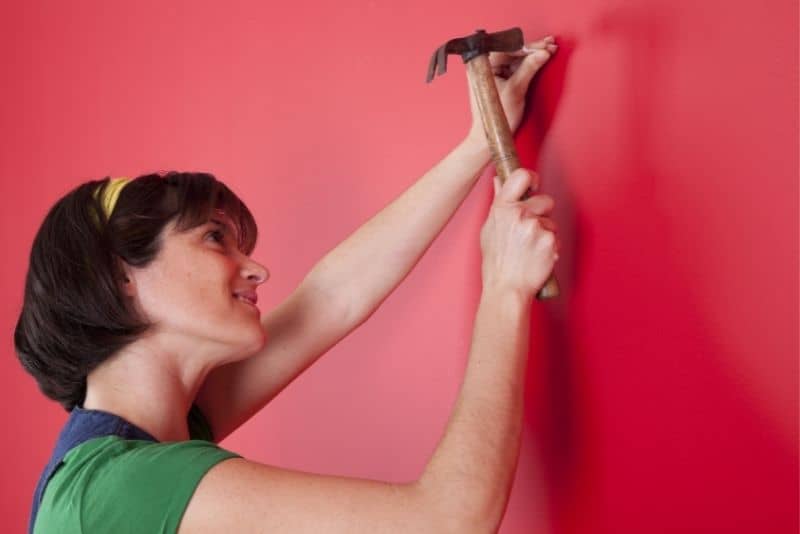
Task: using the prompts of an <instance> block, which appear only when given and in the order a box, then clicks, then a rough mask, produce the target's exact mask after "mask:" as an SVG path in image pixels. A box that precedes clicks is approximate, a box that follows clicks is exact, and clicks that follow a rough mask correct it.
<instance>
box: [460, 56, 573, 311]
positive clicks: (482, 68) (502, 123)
mask: <svg viewBox="0 0 800 534" xmlns="http://www.w3.org/2000/svg"><path fill="white" fill-rule="evenodd" d="M466 67H467V75H468V76H469V83H470V85H471V86H472V92H473V94H474V95H475V98H476V100H477V103H478V108H479V109H480V112H481V119H482V121H483V129H484V131H485V132H486V138H487V140H488V141H489V148H490V150H491V151H492V158H493V160H494V164H495V167H496V169H497V176H499V177H500V184H501V185H502V184H504V183H505V182H506V180H507V179H508V177H509V176H510V175H511V173H512V172H514V171H515V170H516V169H518V168H519V158H518V157H517V150H516V148H514V138H513V137H512V136H511V129H510V128H509V126H508V121H507V120H506V114H505V112H504V111H503V105H502V104H501V103H500V96H499V95H498V94H497V85H495V82H494V73H493V72H492V66H491V64H490V63H489V54H481V55H479V56H476V57H474V58H472V59H470V60H469V61H468V62H467V63H466ZM529 192H530V193H529ZM533 193H536V189H531V188H529V189H528V191H526V192H525V194H524V195H523V196H522V198H521V199H520V200H526V199H527V198H529V197H530V196H531V194H533ZM558 295H559V290H558V281H557V280H556V277H555V274H553V273H551V274H550V278H548V280H547V282H545V284H544V286H542V287H541V289H539V292H538V293H536V298H537V299H539V300H544V299H549V298H553V297H557V296H558Z"/></svg>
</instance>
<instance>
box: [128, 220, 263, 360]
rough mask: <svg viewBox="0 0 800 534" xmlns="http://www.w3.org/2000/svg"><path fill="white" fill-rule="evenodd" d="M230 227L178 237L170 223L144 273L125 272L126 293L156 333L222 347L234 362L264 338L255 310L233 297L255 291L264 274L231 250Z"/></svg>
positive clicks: (203, 228) (198, 230)
mask: <svg viewBox="0 0 800 534" xmlns="http://www.w3.org/2000/svg"><path fill="white" fill-rule="evenodd" d="M215 218H217V219H221V220H223V221H224V222H226V223H228V220H227V219H225V218H223V217H219V216H217V217H215ZM231 228H232V227H231ZM231 228H227V229H225V228H222V227H220V226H219V225H216V224H213V223H207V224H203V225H200V226H198V227H196V228H193V229H191V230H189V231H188V232H184V233H178V232H175V231H174V222H173V223H170V224H169V225H168V226H167V227H166V228H165V229H164V241H163V246H162V249H161V251H160V252H159V255H158V257H157V258H156V259H155V260H154V261H153V262H152V263H151V264H150V265H148V266H147V267H146V268H143V269H139V268H132V267H130V266H127V269H128V270H129V279H130V280H131V284H130V285H129V288H128V294H129V296H131V298H133V299H134V301H135V305H136V306H138V308H139V309H140V310H142V311H143V312H144V315H145V316H146V317H147V318H148V319H149V320H151V321H155V322H157V323H158V325H159V327H158V329H157V330H156V332H158V333H159V334H166V333H168V334H169V336H170V337H172V336H175V337H176V338H184V337H190V338H194V342H195V343H196V342H197V341H198V340H200V341H203V340H205V341H207V342H208V343H215V344H221V345H225V346H226V348H227V349H229V351H230V354H229V358H230V361H234V360H237V359H241V358H243V357H246V356H248V355H250V354H252V353H254V352H255V351H257V350H259V349H260V348H262V347H263V346H264V344H265V342H266V335H265V332H264V330H263V328H262V326H261V322H260V313H259V311H258V310H257V309H256V308H254V307H253V306H251V305H249V304H247V303H244V302H242V301H240V300H239V299H237V298H236V297H234V296H233V292H234V291H237V290H242V289H252V290H255V289H257V286H258V285H260V284H261V283H263V282H264V281H266V280H267V279H268V278H269V271H268V270H267V269H266V268H265V267H264V266H263V265H261V264H260V263H258V262H256V261H254V260H253V259H251V258H250V257H248V256H246V255H245V254H243V253H242V252H241V251H239V250H238V249H237V248H236V245H235V243H236V241H235V238H234V237H235V236H234V235H233V234H232V232H233V230H232V229H231ZM175 341H177V342H179V341H178V339H176V340H175ZM219 349H220V348H219V347H218V348H217V350H219ZM223 352H228V351H223Z"/></svg>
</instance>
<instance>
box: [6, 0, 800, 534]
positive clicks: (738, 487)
mask: <svg viewBox="0 0 800 534" xmlns="http://www.w3.org/2000/svg"><path fill="white" fill-rule="evenodd" d="M127 4H129V5H126V7H124V8H123V7H120V6H121V3H119V4H117V3H115V4H114V5H112V3H109V2H100V1H91V2H89V1H84V2H56V1H50V2H17V3H16V4H11V3H4V4H3V6H2V7H0V30H2V31H0V45H2V46H0V59H2V64H3V65H4V68H3V71H4V81H3V83H2V84H0V96H2V98H0V106H2V107H1V108H0V110H2V111H1V112H0V114H1V116H2V117H3V125H4V127H3V131H2V137H3V138H2V141H3V142H2V145H0V155H1V157H0V171H1V172H2V174H1V177H2V179H1V181H0V188H1V189H0V194H2V195H3V198H5V199H6V202H5V205H6V209H4V210H3V211H2V212H0V218H2V221H1V222H2V236H3V245H4V247H5V250H6V257H7V261H5V262H3V263H2V279H1V280H2V281H1V282H0V283H2V285H3V296H4V298H3V299H2V302H3V307H2V311H0V321H1V322H0V327H2V331H3V332H4V333H5V339H6V345H5V346H6V351H5V357H4V358H3V359H2V360H0V362H1V363H0V376H1V377H2V378H0V380H2V388H0V406H2V407H3V408H2V410H3V414H2V417H3V423H4V426H5V427H6V434H5V435H6V437H5V439H3V440H2V443H0V455H2V457H4V458H6V462H4V463H5V465H4V467H3V471H2V472H3V474H2V481H1V482H0V503H2V504H0V507H2V508H4V510H3V512H4V513H3V517H4V519H3V522H6V523H7V524H8V526H9V528H4V529H3V530H4V531H8V532H11V531H13V532H22V531H23V529H24V525H25V524H26V521H27V514H28V511H29V508H30V500H31V496H32V494H33V489H34V486H35V483H36V480H37V478H38V476H39V473H40V471H41V469H42V468H43V466H44V463H45V462H46V460H47V458H48V457H49V455H50V452H51V450H52V446H53V444H54V440H55V438H56V436H57V434H58V431H59V430H60V427H61V425H62V424H63V423H64V421H65V420H66V415H67V414H66V413H65V412H63V411H62V410H61V408H60V407H59V406H58V405H57V404H55V403H53V402H51V401H48V400H47V399H46V398H45V397H44V396H42V394H41V393H39V391H38V390H37V388H36V386H35V383H34V381H33V379H32V378H31V377H29V376H28V375H27V374H25V373H24V372H23V371H22V368H21V366H20V365H19V363H18V362H17V360H16V357H15V356H14V353H13V339H12V332H13V327H14V324H15V321H16V318H17V315H18V312H19V307H20V305H21V298H22V288H23V282H24V275H25V270H26V268H27V254H28V252H29V249H30V244H31V241H32V239H33V236H34V233H35V231H36V229H37V228H38V225H39V224H40V222H41V220H42V218H43V216H44V214H45V213H46V211H47V209H48V208H49V207H50V206H51V205H52V203H53V202H55V200H56V199H57V198H59V197H60V196H61V195H63V194H64V193H65V192H66V191H67V190H69V189H71V188H72V187H74V186H75V185H76V184H77V183H78V182H80V181H83V180H88V179H97V178H101V177H102V176H105V175H109V174H110V175H134V174H140V173H144V172H151V171H158V170H169V169H178V170H205V171H209V172H213V173H215V174H216V175H217V176H218V177H219V178H221V179H222V180H224V181H226V182H227V183H228V184H229V185H230V186H231V187H232V188H233V189H234V190H235V191H236V192H237V193H239V194H241V195H242V196H243V197H244V198H245V199H246V201H247V202H248V204H249V206H250V207H251V208H252V210H253V212H254V213H255V215H256V218H257V221H258V223H259V225H260V230H261V238H260V244H259V246H258V248H257V249H256V252H255V256H256V257H257V258H259V259H260V260H262V261H263V262H264V263H265V264H266V265H267V266H268V267H269V269H270V271H271V275H272V276H271V279H270V281H269V282H268V284H266V285H265V286H263V287H262V288H261V291H260V294H261V300H262V302H263V306H262V309H269V308H271V307H273V306H275V305H277V304H278V303H279V302H280V301H281V300H282V299H283V298H285V297H286V296H287V295H288V294H289V293H290V291H291V290H292V289H293V288H294V287H295V285H296V284H297V283H298V282H299V281H300V280H301V279H302V277H303V275H304V274H305V273H306V272H307V271H308V269H309V268H311V266H312V265H313V264H314V263H315V262H316V261H317V260H318V259H319V258H320V257H321V256H322V255H323V254H324V253H325V252H327V251H328V250H330V248H332V247H334V246H335V245H336V244H337V243H338V242H340V241H341V240H342V239H344V238H345V237H346V236H347V235H349V234H350V233H351V232H352V231H353V230H355V229H356V228H357V227H358V226H359V225H360V224H362V223H363V222H365V221H366V220H367V219H368V218H369V217H371V216H372V215H373V214H374V213H376V212H377V211H378V210H379V209H381V208H382V207H383V206H385V205H386V204H387V203H388V202H389V201H391V200H392V199H393V198H395V197H396V196H397V195H398V194H400V193H401V192H402V191H403V190H405V189H406V188H407V187H408V186H409V185H411V184H412V183H413V182H414V181H415V180H416V179H417V178H418V177H419V176H420V175H421V174H422V173H423V172H425V171H426V170H427V169H428V168H430V167H431V166H432V165H433V164H434V163H435V162H436V161H437V160H438V159H439V158H441V157H442V156H443V155H444V154H445V153H446V152H447V151H449V150H450V149H451V148H452V147H453V146H454V145H455V144H456V143H457V142H458V140H459V139H460V138H461V136H462V135H463V134H464V133H465V132H466V130H467V127H468V124H469V115H468V114H469V106H468V100H467V93H466V81H465V73H464V68H463V66H462V65H461V62H460V60H457V61H456V60H455V59H454V60H452V61H451V63H450V65H449V69H448V73H447V75H446V76H443V77H439V78H437V79H436V81H435V83H433V84H430V85H427V84H425V83H424V76H425V71H426V69H427V62H428V59H429V57H430V54H431V53H432V52H433V50H434V49H435V48H436V47H437V46H439V45H440V44H442V43H443V42H444V41H445V40H447V39H449V38H451V37H455V36H458V35H464V34H467V33H471V32H472V31H474V30H475V29H476V28H486V29H488V30H489V31H496V30H500V29H506V28H509V27H512V26H520V27H521V28H522V29H523V30H524V32H525V35H526V38H527V40H533V39H535V38H539V37H541V36H544V35H546V34H548V33H552V34H554V35H555V36H556V39H557V42H558V43H559V44H560V45H561V47H560V50H559V52H558V53H557V54H556V56H555V57H554V58H553V60H551V62H550V63H549V64H548V65H547V66H546V67H545V68H544V69H543V70H542V71H541V72H540V73H539V74H538V75H537V78H536V80H535V82H534V86H533V88H532V89H531V92H530V97H531V98H530V102H529V111H530V113H529V114H528V117H527V119H526V121H525V122H524V124H523V126H522V128H521V130H520V132H519V135H518V136H517V146H518V149H519V151H520V154H521V158H522V160H523V163H524V164H525V165H526V166H528V167H532V168H534V169H536V170H537V171H538V172H539V173H540V174H541V176H542V179H543V190H544V191H545V192H547V193H549V194H551V195H552V196H554V197H555V198H556V209H555V218H556V221H557V222H558V223H559V226H560V232H561V237H562V240H563V241H564V250H563V251H562V254H561V260H560V261H559V264H558V266H557V269H556V273H557V276H558V278H559V281H560V283H561V289H562V296H561V297H560V298H559V299H558V300H557V301H551V302H546V303H539V302H535V303H534V313H533V323H532V327H531V328H532V335H531V340H532V343H531V351H530V362H531V363H530V365H529V377H528V390H527V402H526V407H525V418H526V427H525V433H524V436H523V439H524V441H523V448H522V451H521V454H520V461H519V467H518V471H517V478H516V482H515V485H514V488H513V492H512V495H511V501H510V503H509V507H508V510H507V514H506V517H505V521H504V523H503V527H502V529H501V532H502V533H503V534H512V533H522V532H534V531H535V532H554V533H579V532H580V533H584V532H592V533H604V532H609V533H611V532H613V533H616V534H620V533H641V532H653V533H655V532H726V533H742V534H745V533H748V534H750V533H753V532H769V533H783V532H786V533H789V532H797V530H798V519H797V512H798V510H797V505H798V488H797V483H798V451H797V435H798V409H797V408H798V406H797V404H798V384H797V379H798V361H797V355H798V339H797V337H798V336H797V333H798V332H797V330H798V308H797V298H798V218H797V217H798V152H797V149H798V49H797V48H798V31H797V24H798V7H797V2H794V1H790V0H779V1H774V2H770V3H768V4H753V3H744V2H733V3H732V2H723V1H715V2H714V1H705V2H698V1H694V2H674V1H670V2H664V1H659V0H642V1H640V2H616V3H609V2H599V1H596V2H581V3H577V2H570V1H566V2H550V3H546V2H544V3H543V2H539V3H523V2H515V1H513V0H497V1H496V2H493V3H486V2H477V1H467V2H460V3H450V2H448V3H445V2H441V3H434V2H430V1H418V0H407V1H406V2H404V3H402V4H401V3H397V2H394V3H391V2H378V1H375V0H368V1H364V2H344V3H342V2H336V3H334V2H304V1H296V2H289V3H287V4H284V5H283V6H282V7H280V8H275V7H272V6H268V5H267V4H265V3H262V2H250V3H244V2H237V1H229V2H224V3H218V5H217V6H206V5H204V6H203V7H197V4H198V3H194V2H173V3H169V5H167V4H166V3H164V2H154V1H147V2H142V1H139V2H135V3H127ZM614 4H615V5H614ZM190 6H191V7H190ZM491 195H492V183H491V178H490V175H489V174H488V172H487V173H486V174H484V176H482V178H481V180H480V182H479V183H478V185H477V186H476V187H475V189H474V190H473V191H472V193H471V194H470V196H469V198H468V199H467V200H466V201H465V202H464V204H463V205H462V207H461V208H460V210H459V212H458V213H457V214H456V215H455V217H454V218H453V219H452V220H451V221H450V223H449V224H448V226H447V227H446V228H445V230H444V231H443V232H442V233H441V234H440V236H439V238H438V239H437V241H436V242H435V243H434V244H433V246H432V247H431V248H430V250H429V252H428V253H427V255H426V256H425V257H424V258H423V259H422V261H421V262H420V263H419V264H418V266H417V268H416V269H415V270H414V271H413V272H412V273H411V274H410V275H409V276H408V278H407V279H406V280H405V282H404V283H403V285H401V286H400V287H399V288H398V289H397V290H396V291H395V293H394V294H393V295H392V296H391V297H390V298H389V299H388V300H387V301H386V302H385V303H384V305H383V307H382V309H381V310H379V311H378V312H377V313H376V314H375V315H373V316H372V318H370V320H369V321H367V322H366V323H365V324H364V325H363V326H362V328H361V329H359V330H358V331H356V332H354V333H353V334H352V335H350V336H349V337H348V338H346V339H345V340H343V341H342V342H341V343H340V344H339V345H337V346H336V347H335V348H334V349H333V350H331V351H330V352H329V353H328V354H327V355H326V356H325V357H324V358H322V359H321V360H320V361H319V362H318V363H317V364H315V365H314V366H313V367H312V368H310V369H309V370H308V372H307V373H305V374H304V375H303V376H301V377H300V378H299V379H298V380H297V381H296V382H294V383H293V384H292V385H291V386H290V387H289V388H287V389H286V390H285V391H284V393H283V394H282V395H280V396H279V397H278V398H277V399H276V400H275V401H274V402H273V403H271V404H270V405H269V406H267V407H266V408H265V409H264V410H263V411H262V412H261V413H259V414H258V415H257V416H255V417H254V418H253V419H252V420H251V421H250V422H249V423H248V424H247V425H245V427H243V428H242V429H240V430H239V431H237V432H236V433H234V434H233V435H232V436H231V437H230V438H229V439H227V440H226V441H224V442H223V443H222V445H223V446H224V447H226V448H230V449H233V450H236V451H238V452H240V453H242V454H244V455H245V456H246V457H248V458H250V459H252V460H258V461H262V462H266V463H270V464H275V465H278V466H282V467H287V468H294V469H302V470H307V471H314V472H325V473H331V474H341V475H348V476H360V477H370V478H377V479H384V480H395V481H404V480H410V479H412V478H414V477H416V476H417V475H418V474H419V473H420V470H421V469H422V467H423V465H424V463H425V462H426V460H427V459H428V457H429V455H430V454H431V452H432V451H433V449H434V447H435V446H436V444H437V442H438V439H439V437H440V435H441V432H442V430H443V428H444V425H445V424H446V421H447V418H448V416H449V414H450V411H451V409H452V407H453V403H454V401H455V397H456V394H457V392H458V388H459V387H460V384H461V380H462V378H463V371H464V365H465V363H466V358H467V353H468V351H469V343H470V336H471V326H472V322H473V319H474V312H475V307H476V305H477V299H478V296H479V291H480V286H481V284H480V270H479V261H480V248H479V241H478V232H479V230H480V227H481V225H482V223H483V220H484V218H485V216H486V210H487V209H488V203H489V202H490V199H491Z"/></svg>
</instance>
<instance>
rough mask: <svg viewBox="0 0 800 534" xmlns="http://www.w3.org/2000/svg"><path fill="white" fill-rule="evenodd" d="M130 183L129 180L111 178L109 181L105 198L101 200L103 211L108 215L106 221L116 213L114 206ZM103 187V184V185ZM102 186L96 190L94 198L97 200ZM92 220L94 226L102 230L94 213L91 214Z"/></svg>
mask: <svg viewBox="0 0 800 534" xmlns="http://www.w3.org/2000/svg"><path fill="white" fill-rule="evenodd" d="M129 182H130V179H129V178H124V177H120V178H111V179H109V181H108V185H106V189H105V191H103V198H101V199H100V204H101V205H102V206H103V211H104V212H105V214H106V220H108V219H110V218H111V213H112V212H113V211H114V206H115V205H116V203H117V199H118V198H119V193H120V191H122V188H123V187H125V186H126V185H128V183H129ZM101 185H102V184H101ZM101 185H100V186H97V188H96V189H95V190H94V193H92V196H94V198H97V193H98V192H99V191H100V187H101ZM91 215H92V219H94V224H95V226H97V228H98V229H100V221H99V220H98V219H97V213H95V212H94V211H93V212H92V213H91Z"/></svg>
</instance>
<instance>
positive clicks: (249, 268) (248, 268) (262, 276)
mask: <svg viewBox="0 0 800 534" xmlns="http://www.w3.org/2000/svg"><path fill="white" fill-rule="evenodd" d="M242 276H244V278H246V279H248V280H253V281H255V282H256V283H259V284H261V283H263V282H266V281H267V280H268V279H269V271H268V270H267V268H266V267H264V266H263V265H261V264H260V263H258V262H255V261H253V260H248V261H247V262H246V263H245V264H244V266H243V267H242Z"/></svg>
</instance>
